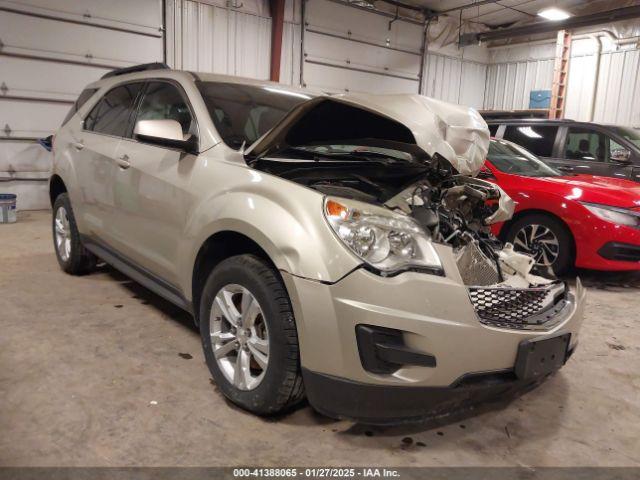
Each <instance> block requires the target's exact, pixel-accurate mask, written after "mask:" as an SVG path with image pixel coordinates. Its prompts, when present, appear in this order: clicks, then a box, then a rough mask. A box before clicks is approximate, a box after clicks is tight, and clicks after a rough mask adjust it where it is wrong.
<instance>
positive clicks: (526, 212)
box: [498, 208, 577, 258]
mask: <svg viewBox="0 0 640 480" xmlns="http://www.w3.org/2000/svg"><path fill="white" fill-rule="evenodd" d="M531 215H543V216H545V217H549V218H551V219H553V220H555V221H557V222H558V223H560V225H562V227H564V229H565V230H566V231H567V233H568V234H569V238H570V239H571V253H572V255H573V257H574V258H575V255H576V251H577V245H576V239H575V235H574V234H573V231H572V230H571V227H570V226H569V224H568V223H567V222H565V221H564V220H563V219H562V217H560V216H558V215H556V214H555V213H553V212H550V211H548V210H541V209H537V208H530V209H526V210H520V211H518V212H516V213H515V214H514V215H513V217H511V219H509V220H507V221H506V222H504V224H503V225H502V228H501V229H500V233H499V234H498V238H499V239H500V240H502V241H503V242H504V241H506V238H507V234H508V233H509V230H511V227H512V226H513V225H514V224H515V223H516V222H517V221H519V220H520V219H522V218H524V217H528V216H531Z"/></svg>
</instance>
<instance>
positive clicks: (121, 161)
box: [116, 153, 131, 169]
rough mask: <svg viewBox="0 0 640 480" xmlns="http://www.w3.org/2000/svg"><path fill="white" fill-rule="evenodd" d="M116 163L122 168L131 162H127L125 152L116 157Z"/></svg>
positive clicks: (127, 157)
mask: <svg viewBox="0 0 640 480" xmlns="http://www.w3.org/2000/svg"><path fill="white" fill-rule="evenodd" d="M116 163H117V164H118V165H119V166H120V168H124V169H127V168H129V167H130V166H131V162H129V155H127V154H126V153H125V154H124V155H120V156H119V157H118V158H116Z"/></svg>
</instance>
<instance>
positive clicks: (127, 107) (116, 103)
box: [84, 83, 143, 137]
mask: <svg viewBox="0 0 640 480" xmlns="http://www.w3.org/2000/svg"><path fill="white" fill-rule="evenodd" d="M142 85H143V84H142V83H128V84H126V85H120V86H119V87H115V88H114V89H112V90H110V91H109V92H108V93H107V94H106V95H105V96H104V97H103V98H102V100H100V101H99V102H98V104H97V105H96V106H95V107H93V110H91V112H90V113H89V115H88V116H87V118H85V121H84V128H85V130H90V131H93V132H96V133H104V134H106V135H114V136H116V137H124V136H125V135H126V132H127V128H128V126H129V120H130V118H131V114H132V112H133V106H134V103H135V100H136V97H137V96H138V93H139V92H140V89H141V88H142Z"/></svg>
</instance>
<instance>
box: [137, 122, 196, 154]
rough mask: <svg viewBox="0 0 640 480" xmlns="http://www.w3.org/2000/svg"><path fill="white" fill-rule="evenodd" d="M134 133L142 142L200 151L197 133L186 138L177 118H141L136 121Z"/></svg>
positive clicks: (191, 151) (190, 151)
mask: <svg viewBox="0 0 640 480" xmlns="http://www.w3.org/2000/svg"><path fill="white" fill-rule="evenodd" d="M133 135H134V137H135V138H136V139H138V140H140V141H142V142H147V143H152V144H154V145H160V146H163V147H169V148H177V149H180V150H183V151H185V152H187V153H197V152H198V139H197V138H196V137H195V135H189V136H188V137H187V138H186V139H185V137H184V135H183V134H182V127H181V126H180V123H178V122H177V121H176V120H140V121H138V122H137V123H136V127H135V128H134V130H133Z"/></svg>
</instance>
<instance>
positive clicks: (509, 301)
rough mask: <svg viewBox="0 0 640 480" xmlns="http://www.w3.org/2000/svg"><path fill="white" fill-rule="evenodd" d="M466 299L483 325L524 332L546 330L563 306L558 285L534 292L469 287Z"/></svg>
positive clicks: (562, 297)
mask: <svg viewBox="0 0 640 480" xmlns="http://www.w3.org/2000/svg"><path fill="white" fill-rule="evenodd" d="M469 297H470V298H471V303H473V306H474V308H475V309H476V313H477V314H478V317H480V321H481V322H482V323H484V324H485V325H491V326H494V327H502V328H517V329H526V330H538V329H546V328H550V327H551V326H552V325H554V324H555V323H557V321H558V320H559V318H558V313H559V312H560V311H561V310H562V309H563V308H564V307H565V305H566V298H565V297H566V293H565V287H564V285H563V284H562V283H554V284H551V285H548V286H545V287H536V288H505V287H469Z"/></svg>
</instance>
